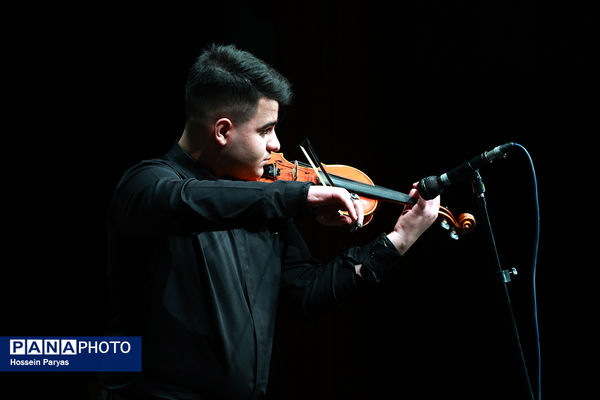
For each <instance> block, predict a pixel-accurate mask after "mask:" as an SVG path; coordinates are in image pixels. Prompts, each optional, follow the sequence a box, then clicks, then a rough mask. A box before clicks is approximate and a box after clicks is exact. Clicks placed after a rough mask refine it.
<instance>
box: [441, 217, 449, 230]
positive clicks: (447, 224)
mask: <svg viewBox="0 0 600 400" xmlns="http://www.w3.org/2000/svg"><path fill="white" fill-rule="evenodd" d="M440 225H441V226H442V228H444V229H445V230H447V231H449V230H450V224H449V223H448V220H446V219H443V220H442V222H440Z"/></svg>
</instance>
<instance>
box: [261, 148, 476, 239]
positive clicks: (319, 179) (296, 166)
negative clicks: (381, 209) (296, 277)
mask: <svg viewBox="0 0 600 400" xmlns="http://www.w3.org/2000/svg"><path fill="white" fill-rule="evenodd" d="M322 167H323V169H324V170H325V171H326V173H327V174H326V175H325V174H323V173H322V171H319V170H318V169H316V168H313V167H312V166H308V165H306V164H303V163H299V162H298V161H294V162H291V161H288V160H286V159H285V157H284V156H283V153H275V152H272V153H271V159H270V160H269V162H268V164H267V165H265V173H264V175H263V177H262V178H261V179H259V180H260V181H262V182H274V181H276V180H286V181H300V182H312V183H314V184H317V185H321V184H326V185H333V186H338V187H342V188H345V189H347V190H348V191H349V192H351V193H356V194H358V196H359V197H360V201H361V202H362V205H363V208H364V222H363V224H364V225H366V224H368V223H369V222H371V220H372V219H373V217H374V213H375V211H376V210H377V207H378V206H379V201H388V202H392V203H397V204H404V205H413V204H415V203H416V202H417V199H416V198H414V197H412V196H409V195H408V194H405V193H401V192H398V191H395V190H392V189H388V188H384V187H382V186H376V185H375V184H374V183H373V181H372V180H371V178H369V176H368V175H367V174H365V173H364V172H362V171H360V170H359V169H357V168H354V167H351V166H348V165H341V164H322ZM329 180H331V181H329ZM439 219H441V221H442V227H443V228H444V229H447V230H449V231H450V237H452V238H453V239H458V237H459V235H460V234H463V233H467V232H470V231H471V230H473V229H474V228H475V218H474V217H473V215H471V214H468V213H463V214H460V215H459V217H458V219H457V218H455V217H454V215H452V213H451V212H450V210H448V209H447V208H445V207H440V211H439Z"/></svg>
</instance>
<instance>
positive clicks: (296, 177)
mask: <svg viewBox="0 0 600 400" xmlns="http://www.w3.org/2000/svg"><path fill="white" fill-rule="evenodd" d="M292 178H293V179H294V180H295V181H297V180H298V160H296V161H294V168H293V169H292Z"/></svg>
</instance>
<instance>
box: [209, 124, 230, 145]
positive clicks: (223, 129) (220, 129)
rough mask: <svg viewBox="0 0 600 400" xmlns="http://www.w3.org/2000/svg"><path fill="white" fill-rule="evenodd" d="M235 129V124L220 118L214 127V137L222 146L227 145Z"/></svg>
mask: <svg viewBox="0 0 600 400" xmlns="http://www.w3.org/2000/svg"><path fill="white" fill-rule="evenodd" d="M232 127H233V123H232V122H231V120H230V119H229V118H219V119H218V120H217V121H215V124H214V125H213V137H214V139H215V140H216V141H217V143H219V144H220V145H221V146H225V145H226V144H227V140H228V139H229V137H228V134H229V132H230V131H231V128H232Z"/></svg>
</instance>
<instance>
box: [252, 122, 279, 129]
mask: <svg viewBox="0 0 600 400" xmlns="http://www.w3.org/2000/svg"><path fill="white" fill-rule="evenodd" d="M275 125H277V120H275V121H271V122H267V123H266V124H264V125H263V126H261V127H259V128H258V129H257V131H262V130H263V129H267V128H270V127H272V126H275Z"/></svg>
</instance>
